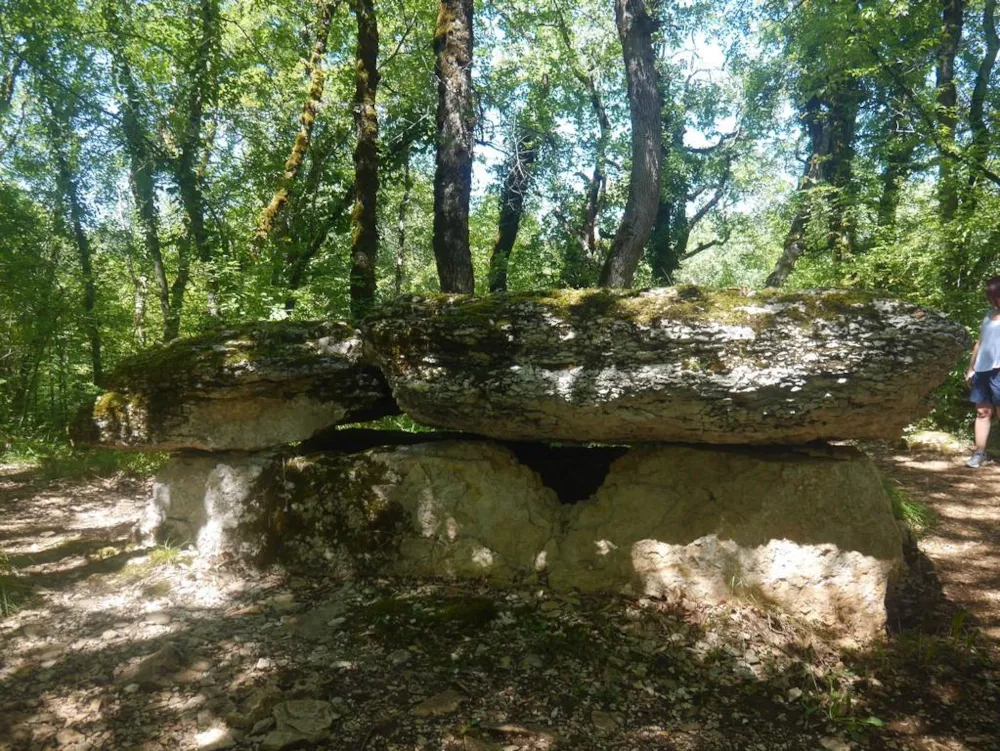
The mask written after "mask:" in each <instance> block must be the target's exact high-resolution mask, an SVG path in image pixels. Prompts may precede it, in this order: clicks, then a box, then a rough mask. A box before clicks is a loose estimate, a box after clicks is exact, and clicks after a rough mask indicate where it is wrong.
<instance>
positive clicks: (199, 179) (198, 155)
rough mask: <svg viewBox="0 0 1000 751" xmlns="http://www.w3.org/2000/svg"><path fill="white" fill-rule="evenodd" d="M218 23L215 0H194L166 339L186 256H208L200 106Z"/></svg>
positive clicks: (178, 304)
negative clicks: (175, 251)
mask: <svg viewBox="0 0 1000 751" xmlns="http://www.w3.org/2000/svg"><path fill="white" fill-rule="evenodd" d="M221 23H222V19H221V16H220V13H219V0H199V2H198V11H197V16H196V28H197V33H194V34H192V36H191V40H190V42H189V44H190V50H189V58H188V63H187V66H186V68H187V70H186V71H185V73H186V76H185V80H184V82H183V84H182V91H183V98H182V101H183V109H182V110H181V113H180V118H179V123H178V128H177V153H176V156H175V158H174V160H173V177H174V182H175V184H176V185H177V192H178V193H179V194H180V198H181V206H182V207H183V210H184V218H183V222H182V229H183V231H182V232H181V236H180V239H179V245H178V259H179V260H178V269H177V275H176V276H175V277H174V283H173V285H172V287H171V290H170V297H171V305H170V310H171V319H170V323H169V330H168V331H167V337H166V338H167V339H172V338H174V337H176V336H177V334H178V331H179V329H180V311H181V308H182V306H183V300H184V293H185V290H186V288H187V283H188V278H189V274H190V268H191V266H190V264H191V261H192V256H196V257H197V258H198V259H199V260H200V261H202V262H205V263H207V262H209V261H210V260H211V249H210V247H209V243H208V232H207V229H206V227H205V203H204V195H203V181H204V173H205V162H204V156H205V153H204V151H205V149H206V146H207V144H206V140H205V133H204V118H205V111H206V109H207V108H209V107H211V106H212V105H213V103H214V100H215V95H216V92H217V85H218V57H219V48H220V34H221ZM209 273H210V277H209V280H208V282H209V283H208V287H209V306H208V312H209V314H210V315H217V314H218V301H217V299H216V295H217V290H216V288H215V283H214V279H213V278H212V275H211V272H209Z"/></svg>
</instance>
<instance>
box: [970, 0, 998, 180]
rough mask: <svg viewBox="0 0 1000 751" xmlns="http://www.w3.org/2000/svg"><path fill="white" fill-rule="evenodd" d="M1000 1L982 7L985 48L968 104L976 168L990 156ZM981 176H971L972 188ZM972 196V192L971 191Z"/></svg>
mask: <svg viewBox="0 0 1000 751" xmlns="http://www.w3.org/2000/svg"><path fill="white" fill-rule="evenodd" d="M996 12H997V0H986V2H985V5H984V6H983V33H984V35H985V37H986V49H985V51H984V52H983V59H982V60H981V61H980V63H979V67H978V68H977V70H976V85H975V88H974V89H973V91H972V99H971V101H970V103H969V125H970V126H971V129H972V144H971V147H970V149H969V158H970V160H971V161H972V162H973V164H975V165H981V166H985V164H986V159H987V157H988V156H989V147H990V130H989V126H988V125H987V122H986V98H987V95H988V94H989V88H990V79H991V78H992V77H993V69H994V68H995V67H996V63H997V55H998V53H1000V36H998V35H997V21H996ZM979 177H980V174H979V171H978V170H975V169H974V170H972V172H971V174H970V175H969V187H970V188H974V187H975V186H976V183H977V182H978V180H979ZM970 193H971V191H970Z"/></svg>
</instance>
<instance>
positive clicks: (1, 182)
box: [0, 0, 1000, 442]
mask: <svg viewBox="0 0 1000 751" xmlns="http://www.w3.org/2000/svg"><path fill="white" fill-rule="evenodd" d="M202 7H209V8H214V7H216V3H214V2H209V3H207V4H202V5H198V4H194V5H192V4H191V3H186V2H180V0H158V1H157V2H155V3H141V4H138V5H137V4H134V3H126V2H123V0H94V2H89V3H68V4H67V3H23V2H15V3H7V4H6V5H5V6H4V10H3V21H2V24H0V278H2V279H3V282H4V283H3V284H2V285H0V431H2V432H3V434H4V435H17V436H20V437H30V438H33V439H38V440H42V441H48V442H52V441H55V440H57V437H58V436H60V435H62V433H63V431H64V428H65V426H66V425H67V423H68V422H69V421H70V420H71V418H72V416H73V415H74V414H75V412H76V410H77V409H78V407H79V406H80V405H81V404H83V403H85V402H86V401H87V400H88V399H90V398H92V397H93V396H94V395H95V394H96V393H97V392H98V391H99V390H100V389H99V386H98V385H95V384H94V383H93V381H94V378H93V375H94V374H93V372H92V370H91V368H92V364H91V357H90V352H89V350H90V348H91V346H92V345H91V342H90V338H89V335H88V332H90V331H92V330H94V329H95V328H96V330H97V332H98V334H99V339H100V344H101V351H102V354H103V359H104V368H105V370H107V371H109V372H110V371H112V370H113V369H114V366H115V364H116V363H117V362H119V361H120V360H121V359H122V358H125V357H127V356H129V355H132V354H134V353H135V352H137V351H140V350H143V349H146V348H148V347H149V346H151V345H153V344H155V343H156V342H158V341H159V340H161V339H162V337H163V336H164V335H165V333H166V330H167V329H168V328H169V327H168V326H167V323H168V321H167V317H166V316H165V311H167V312H168V313H169V310H168V309H170V310H173V311H175V312H179V316H180V333H181V334H182V335H190V334H195V333H198V332H200V331H203V330H205V329H207V328H211V327H213V326H215V325H217V324H218V323H219V322H220V319H221V321H222V322H225V323H235V322H240V321H247V320H255V319H274V318H284V317H287V316H292V317H296V318H300V319H315V318H321V317H339V316H345V315H346V314H347V313H348V309H349V306H348V287H349V283H348V275H349V269H350V259H349V258H348V253H349V248H350V235H349V230H350V226H349V225H350V222H349V214H350V208H351V201H352V195H353V194H352V190H351V189H352V184H353V178H354V168H353V155H352V151H353V140H354V139H353V127H354V126H353V121H352V104H351V102H352V98H353V87H354V68H355V66H354V62H355V61H354V53H355V50H354V47H355V44H356V26H355V23H354V18H353V16H352V15H351V13H350V11H349V8H348V6H347V5H344V4H339V5H337V8H336V11H335V13H334V15H333V18H332V21H331V25H330V33H329V39H328V42H327V52H326V54H325V56H324V57H323V59H322V68H323V74H324V80H325V85H324V97H323V101H322V104H321V106H320V107H319V108H318V110H317V113H316V119H315V122H314V129H313V133H312V141H311V143H310V146H309V148H308V151H307V153H306V154H305V161H304V162H303V164H302V167H301V169H300V170H299V172H298V175H297V176H296V178H295V179H294V180H292V181H291V184H290V185H289V186H288V196H287V197H288V205H287V210H286V211H285V213H284V214H283V219H281V220H279V222H278V225H277V226H276V227H275V231H274V233H273V234H272V236H271V237H270V238H269V239H268V241H267V242H265V243H263V244H261V243H257V242H255V241H254V231H255V228H256V224H257V218H258V217H259V215H260V212H261V210H262V208H263V207H264V206H265V205H267V204H268V202H269V201H270V199H271V198H272V196H274V194H275V191H276V189H277V188H278V186H279V185H281V184H282V179H283V177H282V176H283V170H284V164H285V161H286V159H287V158H288V155H289V153H290V151H291V148H292V143H293V139H294V138H295V134H296V132H297V129H298V119H299V117H300V114H301V112H302V106H303V102H304V100H305V97H306V95H307V92H308V88H309V86H310V78H309V76H308V75H306V73H307V70H306V66H307V60H308V59H309V56H310V54H311V50H312V46H313V43H314V41H315V40H314V38H313V36H314V34H315V28H314V18H315V8H314V7H313V6H310V7H308V8H305V7H303V5H302V3H300V2H292V0H278V2H273V3H266V4H253V3H250V4H248V3H241V2H236V1H235V0H218V2H217V9H218V12H219V18H220V19H221V23H219V24H218V25H217V28H216V27H215V26H212V25H211V24H209V26H211V28H210V29H209V31H210V32H211V33H209V34H208V35H207V36H205V35H203V34H202V32H201V30H202V29H204V28H207V27H206V24H205V22H204V19H203V18H202V17H201V16H200V15H198V14H199V13H200V10H199V8H202ZM649 7H650V8H651V9H653V10H654V11H655V13H656V14H657V19H656V20H657V22H658V25H659V31H658V33H657V54H658V61H657V64H658V67H659V71H660V75H661V83H662V89H663V92H664V96H665V106H664V109H663V111H662V113H661V114H662V120H663V127H664V135H665V139H664V143H665V145H666V148H665V153H664V165H665V166H664V171H663V175H662V178H663V179H662V185H663V189H662V191H661V196H660V199H661V209H662V211H663V216H664V217H667V216H669V220H667V219H664V218H662V217H661V221H660V222H658V225H657V231H658V232H659V234H658V235H657V237H659V238H661V239H662V238H668V239H669V243H668V244H669V248H668V249H667V251H669V252H667V251H664V252H667V255H668V256H669V257H670V258H671V259H672V263H673V262H677V263H679V264H680V268H679V269H676V268H675V269H673V270H672V271H671V274H672V276H673V279H674V280H675V281H682V282H695V283H699V284H704V285H707V286H728V285H740V286H750V287H754V286H760V285H762V284H763V283H764V280H765V279H766V278H767V276H768V275H769V273H770V271H771V270H772V269H773V267H774V264H775V261H776V259H777V258H778V257H779V255H780V254H781V253H782V249H783V247H784V245H785V241H786V238H787V237H788V236H789V230H790V227H791V225H792V222H793V218H794V217H795V216H796V212H797V211H799V210H800V209H802V210H805V211H806V213H807V214H808V217H807V218H808V221H807V222H806V223H805V230H804V233H803V238H804V245H805V253H804V254H803V256H802V257H801V258H800V259H799V260H798V263H797V265H796V267H795V270H794V273H793V274H792V276H791V277H790V279H789V282H788V283H789V284H790V285H793V286H800V287H812V286H847V287H858V288H871V289H880V290H886V291H889V292H891V293H893V294H896V295H899V296H902V297H906V298H908V299H913V300H918V301H920V302H923V303H926V304H929V305H931V306H933V307H936V308H938V309H941V310H943V311H944V312H946V313H948V314H950V315H952V316H955V317H956V318H958V319H959V320H961V321H962V322H963V323H965V324H966V325H968V326H969V328H970V330H974V329H975V327H976V325H977V323H978V320H979V319H980V318H981V316H982V311H983V309H984V307H985V303H984V301H983V299H982V292H981V286H982V282H983V280H984V279H986V278H987V277H989V276H991V275H993V274H997V273H1000V228H998V226H997V222H996V217H997V216H1000V189H998V187H1000V186H998V184H997V180H995V179H993V178H991V177H990V175H991V174H992V175H994V177H995V175H996V174H997V173H998V172H1000V168H998V162H997V159H998V157H997V154H998V153H1000V151H998V149H997V148H996V146H997V143H998V138H1000V135H998V131H1000V129H998V128H997V127H996V113H997V112H998V111H1000V110H998V108H1000V94H998V92H1000V87H997V86H996V85H995V84H996V76H997V73H998V71H997V70H994V71H992V74H991V75H992V78H990V83H991V86H989V87H987V96H986V100H985V101H984V107H983V109H984V113H985V118H986V125H987V131H988V132H987V133H986V136H985V137H986V140H987V143H986V148H985V149H982V148H978V147H977V148H976V149H974V148H972V139H973V134H972V128H973V126H972V123H971V119H970V118H971V116H972V113H971V99H972V94H973V87H974V86H975V79H976V75H977V73H978V72H979V67H980V65H981V64H982V63H983V62H984V60H985V59H986V57H985V54H986V49H987V42H988V39H987V34H986V31H985V26H984V19H983V16H982V14H983V12H984V11H985V9H986V7H985V6H984V5H983V4H982V3H980V2H976V3H971V4H970V5H969V12H968V13H967V14H966V19H965V21H966V23H965V27H964V31H963V37H962V40H961V42H960V45H959V53H958V54H959V59H958V65H957V66H956V87H957V90H958V97H957V99H958V104H957V106H956V108H955V112H953V113H942V112H941V111H939V108H938V103H937V101H938V94H939V92H938V91H937V89H936V88H935V85H934V83H933V82H934V80H935V75H936V69H935V68H936V65H937V64H938V60H939V51H940V43H941V38H942V18H941V12H940V11H941V9H940V7H939V6H937V5H934V4H933V3H924V4H914V3H904V2H900V1H899V0H874V1H873V2H867V3H864V4H861V5H858V4H857V3H852V2H848V1H847V0H835V1H833V2H828V3H817V2H807V3H801V2H789V1H788V0H765V1H764V2H758V3H749V4H748V3H735V2H731V0H704V1H700V2H696V3H659V4H649ZM435 21H436V18H435V8H434V6H433V4H428V3H419V2H415V1H414V0H401V2H397V3H392V4H388V5H385V6H380V7H379V8H378V23H379V27H380V31H381V34H380V37H381V42H380V49H379V69H380V73H381V79H382V84H381V86H380V88H379V92H378V113H379V118H380V134H381V144H380V156H381V165H380V170H381V173H380V189H379V195H378V229H379V237H380V252H379V257H378V263H377V269H376V276H377V302H384V301H387V300H389V299H391V298H392V297H393V296H394V295H395V294H396V293H397V268H398V270H399V274H398V279H399V282H398V291H401V292H404V293H405V292H433V291H435V290H436V289H437V288H438V282H437V270H436V264H435V260H434V257H433V253H432V250H431V231H432V217H433V204H434V198H433V189H432V185H433V175H434V169H435V154H434V151H435V141H436V134H435V118H434V111H435V108H436V101H437V83H436V80H435V78H434V72H433V65H434V60H433V54H432V36H433V32H434V26H435ZM475 24H476V28H475V38H476V49H475V57H474V63H473V75H474V80H475V87H476V102H477V103H476V107H477V113H476V114H477V131H476V138H477V145H476V147H475V156H476V159H477V164H476V167H475V169H474V173H473V183H474V189H473V196H472V216H471V249H472V256H473V262H474V267H475V272H476V279H477V286H478V287H477V288H478V291H479V292H480V293H485V291H486V283H487V273H486V272H487V269H488V266H489V257H490V253H491V250H492V247H493V244H494V240H495V238H496V236H497V222H498V198H499V196H500V186H501V180H502V175H503V173H504V169H505V166H506V165H507V164H508V163H509V158H510V155H511V153H512V151H513V149H514V148H515V146H516V144H517V143H518V139H519V138H521V137H522V136H523V135H524V133H525V132H538V133H539V134H540V136H539V141H540V144H541V146H540V150H539V156H538V160H537V163H536V164H535V165H534V168H533V174H532V178H531V180H530V182H529V185H528V188H527V196H526V201H525V213H524V216H523V218H522V221H521V225H520V230H519V234H518V239H517V243H516V244H515V246H514V249H513V252H512V255H511V259H510V273H509V287H510V289H511V290H528V289H533V288H551V287H557V286H577V287H581V286H589V285H592V284H594V283H595V281H596V279H597V273H598V270H599V269H600V267H601V264H602V262H603V257H604V254H605V253H606V252H607V250H608V248H609V247H610V246H611V242H612V240H613V237H614V233H615V231H616V229H617V226H618V221H619V219H620V216H621V212H622V209H623V207H624V205H625V200H626V197H627V194H628V175H629V170H630V164H629V160H630V158H631V146H630V122H629V109H628V102H627V92H626V85H625V75H624V66H623V63H622V50H621V45H620V41H619V39H618V34H617V30H616V27H615V22H614V17H613V13H612V12H611V8H610V6H609V5H608V4H607V3H603V2H597V0H572V1H570V0H544V2H541V3H537V2H526V0H503V2H500V3H488V4H484V5H482V6H481V7H477V8H476V15H475ZM203 37H204V38H203ZM844 92H847V94H846V95H845V93H844ZM845 96H847V98H848V99H850V102H849V104H850V107H849V109H850V114H849V115H844V113H842V112H841V113H840V114H835V113H834V109H835V107H834V105H836V104H837V102H838V101H840V100H843V99H844V97H845ZM838 97H839V99H838ZM810 101H814V102H818V103H819V105H818V107H819V109H818V110H817V111H818V113H819V114H818V115H817V118H818V119H817V122H819V123H823V122H825V123H829V122H830V121H831V118H834V119H835V118H836V117H840V118H841V119H844V120H845V123H844V124H845V125H850V126H851V127H846V128H843V129H842V130H841V131H837V132H838V133H839V134H840V135H839V136H838V137H839V138H841V140H842V141H843V143H841V144H840V147H841V148H840V151H838V152H837V158H836V159H833V158H832V157H831V155H830V154H825V155H824V154H821V155H819V156H818V158H817V161H816V163H815V164H814V166H815V168H816V173H817V174H820V173H827V172H828V173H831V174H829V175H826V176H825V177H823V179H816V180H814V181H813V182H803V184H802V185H800V186H799V187H801V190H796V186H797V182H798V181H799V180H800V179H801V177H802V175H803V174H804V164H803V162H805V161H808V160H809V159H810V158H811V157H814V156H816V155H813V154H811V153H810V150H811V149H812V147H813V146H814V144H812V142H811V140H810V138H809V137H807V133H806V126H807V125H808V123H807V122H806V120H805V119H804V113H805V112H806V111H807V109H808V106H809V103H810ZM598 104H599V105H600V106H597V105H598ZM601 110H603V112H604V114H605V115H606V117H607V123H606V126H607V127H605V128H602V127H601V118H600V117H599V111H601ZM942 115H953V116H954V118H955V119H956V122H957V125H956V126H955V128H954V137H953V138H951V135H950V130H949V129H948V128H944V129H942V128H943V125H942ZM847 121H849V122H847ZM192 128H194V130H196V131H197V132H191V129H192ZM945 141H947V143H945ZM952 141H953V143H952ZM185 145H187V150H188V152H191V153H189V154H188V156H187V157H186V156H185V148H186V146H185ZM984 154H985V156H983V155H984ZM191 157H194V160H193V161H194V163H192V158H191ZM60 158H64V161H65V164H62V163H61V162H60ZM977 160H978V161H977ZM834 162H836V163H834ZM599 165H600V167H601V169H602V170H603V173H604V181H603V183H602V190H601V192H600V201H599V203H600V207H599V210H598V212H597V216H596V227H597V230H598V231H597V233H596V236H595V248H594V249H593V250H592V249H590V248H589V247H588V245H587V242H586V241H585V237H584V234H583V228H584V227H583V225H584V217H585V215H586V211H587V201H588V193H587V191H588V188H589V186H590V185H591V181H592V180H593V176H594V172H595V169H597V168H598V166H599ZM139 167H141V169H139ZM946 168H947V169H946ZM894 170H895V171H894ZM946 172H947V173H948V174H950V175H951V176H952V177H951V178H950V179H951V180H952V182H953V183H954V185H955V186H956V190H957V193H958V199H959V201H958V203H959V205H958V209H957V211H956V212H955V214H954V216H952V217H950V218H949V217H946V216H943V215H942V213H941V211H940V202H939V197H940V191H939V188H940V186H941V175H942V174H944V173H946ZM140 173H143V174H146V178H147V179H148V186H147V187H148V189H149V191H150V194H151V196H152V199H151V206H152V208H151V213H150V214H149V215H145V214H144V213H143V211H144V209H143V206H142V205H140V204H141V201H140V199H139V193H140V191H139V187H140V186H139V185H138V183H139V182H141V179H140V178H142V175H141V174H140ZM147 173H148V174H147ZM404 175H408V179H406V178H405V177H404ZM834 178H835V179H834ZM67 181H70V182H72V183H73V184H75V185H76V187H77V189H78V193H79V199H80V206H79V207H78V208H79V209H80V211H79V214H80V215H79V216H77V217H75V218H74V216H73V212H72V210H71V208H72V207H71V206H70V205H69V202H68V201H67V190H66V188H67V184H68V182H67ZM192 187H194V188H196V191H195V192H196V194H197V195H198V196H200V198H199V201H200V209H199V208H198V206H194V207H193V206H192V202H191V189H192ZM195 203H198V201H195ZM196 219H197V220H198V221H199V222H201V223H202V224H203V225H204V238H203V239H204V242H203V244H202V245H203V246H202V247H197V248H196V247H194V245H192V242H193V236H192V232H193V229H192V227H193V222H195V220H196ZM77 220H78V221H77ZM78 230H79V231H78ZM80 233H82V235H83V236H84V239H85V240H86V241H87V245H88V246H89V248H90V255H91V265H92V267H93V271H92V278H93V280H94V284H95V288H96V299H95V300H94V302H93V305H92V306H90V307H89V308H88V305H87V303H86V297H87V293H86V289H85V288H86V285H85V280H84V264H83V261H82V258H81V256H80V253H79V240H80ZM154 236H155V241H154V240H153V239H151V237H154ZM654 245H655V243H654ZM654 245H651V246H650V248H649V251H650V258H649V260H648V261H647V262H645V263H644V264H643V265H641V266H640V268H639V271H638V273H637V275H636V279H637V283H638V284H651V283H654V281H657V280H660V279H662V278H663V276H662V274H661V273H660V272H659V271H657V273H654V270H657V269H658V268H659V267H658V266H657V264H656V258H657V253H658V252H660V251H659V250H657V248H655V247H654ZM157 248H158V250H157ZM157 253H158V254H159V257H157ZM671 253H672V254H673V255H672V256H671V255H670V254H671ZM675 265H676V264H675ZM674 272H676V273H674ZM167 298H169V299H167ZM165 300H166V302H165ZM960 387H961V384H960V383H958V382H951V383H949V385H948V387H947V388H946V389H945V390H944V392H943V395H944V398H943V400H942V404H943V405H944V406H943V407H942V408H940V409H939V410H938V412H936V413H935V414H936V416H935V420H937V422H938V423H939V424H941V425H949V426H956V425H958V424H959V423H961V422H962V421H964V420H965V419H966V418H965V417H963V414H962V413H963V404H962V403H961V399H960V398H959V397H960V395H959V391H960Z"/></svg>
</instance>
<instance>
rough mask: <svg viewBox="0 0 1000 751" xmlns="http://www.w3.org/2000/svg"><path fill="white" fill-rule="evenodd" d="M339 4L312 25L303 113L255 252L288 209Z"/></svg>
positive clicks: (333, 2) (332, 3) (260, 221)
mask: <svg viewBox="0 0 1000 751" xmlns="http://www.w3.org/2000/svg"><path fill="white" fill-rule="evenodd" d="M339 4H340V0H325V2H323V3H322V4H321V5H320V9H319V13H318V15H317V17H316V23H315V25H314V31H313V36H314V39H313V45H312V50H311V51H310V54H309V62H308V63H307V64H306V76H307V77H308V78H309V89H308V92H307V94H306V99H305V101H304V102H303V104H302V113H301V114H300V115H299V129H298V132H297V133H296V134H295V139H294V140H293V141H292V149H291V153H290V154H289V155H288V159H286V160H285V167H284V170H283V172H282V174H281V178H280V179H279V181H278V187H277V190H275V192H274V195H273V196H271V200H270V201H268V203H267V206H265V207H264V208H263V209H262V210H261V212H260V215H259V216H258V217H257V231H256V232H255V233H254V245H255V247H256V249H257V250H259V249H260V248H261V247H263V245H264V244H265V243H266V242H267V241H268V239H270V238H271V237H272V235H274V234H275V229H276V227H277V226H279V222H280V220H281V219H282V213H283V212H284V210H285V207H286V206H287V205H288V200H289V193H290V191H291V189H292V185H293V183H294V182H295V178H296V177H297V176H298V174H299V171H300V170H301V168H302V165H303V163H304V162H305V159H306V154H307V153H308V151H309V144H310V141H311V140H312V132H313V126H314V125H315V123H316V116H317V115H318V114H319V109H320V105H321V104H322V102H323V89H324V87H325V85H326V75H325V73H324V71H323V58H324V56H325V55H326V46H327V42H328V40H329V38H330V23H331V21H332V20H333V13H334V11H335V10H336V8H337V6H338V5H339Z"/></svg>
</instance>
